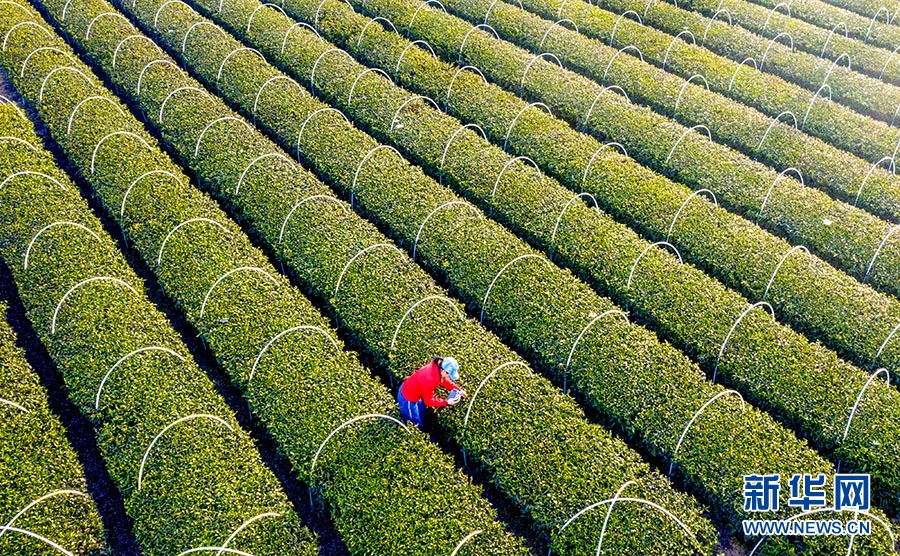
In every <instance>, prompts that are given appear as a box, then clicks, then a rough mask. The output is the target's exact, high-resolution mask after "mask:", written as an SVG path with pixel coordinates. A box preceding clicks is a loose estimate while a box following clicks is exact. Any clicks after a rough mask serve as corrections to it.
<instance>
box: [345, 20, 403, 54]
mask: <svg viewBox="0 0 900 556" xmlns="http://www.w3.org/2000/svg"><path fill="white" fill-rule="evenodd" d="M379 21H383V22H385V23H387V24H388V25H390V27H391V29H393V30H394V33H396V34H397V36H398V37H399V36H400V33H399V32H398V31H397V28H396V27H394V23H393V22H392V21H391V20H390V19H388V18H386V17H381V16H380V15H379V16H375V17H373V18H372V19H370V20H369V21H367V22H366V24H365V25H364V26H363V28H362V31H360V32H359V37H357V39H356V48H359V47H360V46H361V45H362V40H363V36H364V35H365V34H366V31H367V30H368V29H369V26H370V25H373V24H377V23H378V22H379Z"/></svg>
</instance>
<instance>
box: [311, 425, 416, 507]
mask: <svg viewBox="0 0 900 556" xmlns="http://www.w3.org/2000/svg"><path fill="white" fill-rule="evenodd" d="M363 419H381V420H385V421H390V422H392V423H396V424H397V425H399V426H400V427H401V428H402V429H403V430H405V431H406V432H407V433H410V430H409V427H407V426H406V423H404V422H402V421H400V420H399V419H397V418H395V417H391V416H390V415H385V414H383V413H367V414H365V415H357V416H356V417H353V418H352V419H348V420H346V421H344V422H343V423H341V424H340V425H338V426H337V427H336V428H335V429H334V430H333V431H331V432H330V433H329V434H328V436H326V437H325V440H323V441H322V443H321V444H319V449H318V450H316V454H315V455H314V456H313V460H312V464H311V465H310V467H309V482H308V483H307V484H308V485H309V488H310V490H309V501H310V505H311V504H312V487H313V483H314V481H313V477H314V473H315V472H316V463H318V462H319V456H320V455H322V450H323V449H324V448H325V445H326V444H328V441H329V440H331V438H332V437H333V436H334V435H335V434H337V433H338V432H340V431H341V430H343V429H345V428H347V427H349V426H350V425H352V424H354V423H358V422H360V421H362V420H363Z"/></svg>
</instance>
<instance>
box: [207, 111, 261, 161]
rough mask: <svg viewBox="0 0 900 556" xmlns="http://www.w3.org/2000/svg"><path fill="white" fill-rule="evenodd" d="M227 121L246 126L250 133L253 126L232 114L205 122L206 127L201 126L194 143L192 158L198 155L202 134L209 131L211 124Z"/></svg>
mask: <svg viewBox="0 0 900 556" xmlns="http://www.w3.org/2000/svg"><path fill="white" fill-rule="evenodd" d="M227 121H232V122H237V123H239V124H241V125H243V126H244V127H245V128H247V131H249V132H250V133H253V127H252V126H251V125H250V124H248V123H247V122H246V120H242V119H239V118H235V117H234V116H223V117H221V118H216V119H215V120H213V121H211V122H209V123H208V124H206V127H204V128H203V131H201V132H200V136H199V137H197V144H196V145H194V158H195V159H196V158H197V157H198V156H199V155H200V143H201V142H202V141H203V136H204V135H206V132H207V131H209V129H210V128H211V127H212V126H214V125H216V124H217V123H219V122H227Z"/></svg>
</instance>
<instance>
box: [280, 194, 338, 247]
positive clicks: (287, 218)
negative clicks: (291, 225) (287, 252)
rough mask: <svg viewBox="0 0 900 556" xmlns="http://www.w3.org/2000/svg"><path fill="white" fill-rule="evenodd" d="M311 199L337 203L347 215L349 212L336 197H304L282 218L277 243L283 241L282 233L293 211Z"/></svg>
mask: <svg viewBox="0 0 900 556" xmlns="http://www.w3.org/2000/svg"><path fill="white" fill-rule="evenodd" d="M313 199H323V200H328V201H331V202H334V203H337V204H338V206H340V207H342V208H343V209H344V210H345V211H347V212H348V213H349V212H350V209H348V208H347V206H346V205H345V204H344V203H342V202H341V201H340V200H339V199H337V198H336V197H332V196H331V195H310V196H309V197H305V198H303V199H301V200H299V201H297V203H295V204H294V206H293V207H291V210H290V211H288V213H287V216H285V217H284V222H282V223H281V231H280V232H279V233H278V243H281V241H282V240H283V239H284V231H285V230H286V229H287V224H288V221H289V220H290V219H291V216H293V215H294V211H295V210H297V209H298V208H300V206H301V205H303V204H305V203H306V202H308V201H312V200H313Z"/></svg>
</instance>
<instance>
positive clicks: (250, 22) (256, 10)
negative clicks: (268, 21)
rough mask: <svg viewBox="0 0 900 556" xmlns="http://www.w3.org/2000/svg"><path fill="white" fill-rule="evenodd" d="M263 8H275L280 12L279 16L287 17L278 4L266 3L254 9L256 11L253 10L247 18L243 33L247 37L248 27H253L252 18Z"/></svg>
mask: <svg viewBox="0 0 900 556" xmlns="http://www.w3.org/2000/svg"><path fill="white" fill-rule="evenodd" d="M263 8H275V9H276V10H278V11H279V12H281V15H283V16H284V17H288V14H286V13H285V11H284V8H282V7H281V6H279V5H278V4H272V3H271V2H266V3H263V4H260V5H259V6H257V7H256V9H254V10H253V12H252V13H251V14H250V17H249V18H247V29H246V31H245V32H246V33H247V34H248V35H249V34H250V26H251V25H253V17H254V16H255V15H256V12H258V11H259V10H261V9H263Z"/></svg>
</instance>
